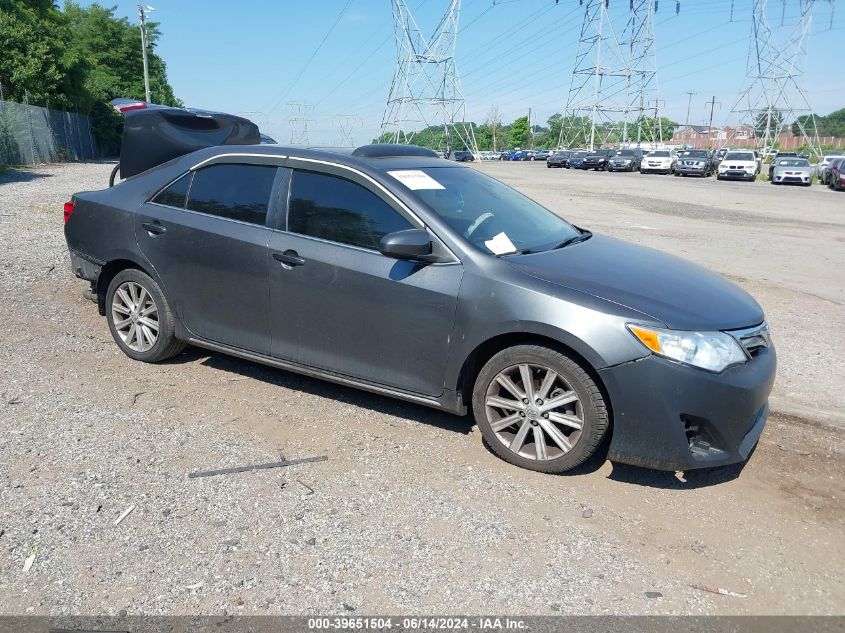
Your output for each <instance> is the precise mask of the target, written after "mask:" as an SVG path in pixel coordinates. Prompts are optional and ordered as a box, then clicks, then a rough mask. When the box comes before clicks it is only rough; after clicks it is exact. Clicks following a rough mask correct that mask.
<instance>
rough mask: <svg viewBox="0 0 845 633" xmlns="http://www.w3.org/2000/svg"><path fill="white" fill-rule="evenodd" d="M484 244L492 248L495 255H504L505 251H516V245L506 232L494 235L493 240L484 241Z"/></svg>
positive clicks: (491, 250)
mask: <svg viewBox="0 0 845 633" xmlns="http://www.w3.org/2000/svg"><path fill="white" fill-rule="evenodd" d="M484 246H486V247H487V248H489V249H490V252H491V253H493V254H494V255H504V254H505V253H515V252H516V251H517V248H516V246H514V245H513V242H511V238H509V237H508V236H507V235H505V233H504V232H502V233H499V234H498V235H496V236H494V237H493V239H492V240H487V241H486V242H484Z"/></svg>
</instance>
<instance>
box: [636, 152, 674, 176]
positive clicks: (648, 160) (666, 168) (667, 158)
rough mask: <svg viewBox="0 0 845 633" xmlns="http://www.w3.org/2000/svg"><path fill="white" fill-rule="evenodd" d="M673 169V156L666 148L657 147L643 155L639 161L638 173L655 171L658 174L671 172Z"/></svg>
mask: <svg viewBox="0 0 845 633" xmlns="http://www.w3.org/2000/svg"><path fill="white" fill-rule="evenodd" d="M674 169H675V157H674V156H673V155H672V152H670V151H669V150H668V149H658V150H654V151H653V152H649V154H648V156H644V157H643V161H642V163H640V173H641V174H646V173H648V172H655V173H659V174H671V173H672V171H673V170H674Z"/></svg>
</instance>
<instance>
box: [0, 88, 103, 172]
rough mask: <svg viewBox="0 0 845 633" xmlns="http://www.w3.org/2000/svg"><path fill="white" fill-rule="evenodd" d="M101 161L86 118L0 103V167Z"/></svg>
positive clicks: (61, 111)
mask: <svg viewBox="0 0 845 633" xmlns="http://www.w3.org/2000/svg"><path fill="white" fill-rule="evenodd" d="M102 157H103V156H102V153H101V152H100V149H99V147H98V146H97V141H96V140H95V139H94V135H93V133H92V131H91V123H90V121H89V119H88V117H87V116H85V115H83V114H78V113H76V112H65V111H64V110H49V109H47V108H41V107H39V106H32V105H27V104H24V103H15V102H14V101H3V100H0V166H3V165H34V164H37V163H49V162H54V161H62V160H92V159H100V158H102Z"/></svg>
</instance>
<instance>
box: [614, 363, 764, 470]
mask: <svg viewBox="0 0 845 633" xmlns="http://www.w3.org/2000/svg"><path fill="white" fill-rule="evenodd" d="M776 367H777V358H776V353H775V349H774V347H771V346H770V347H768V348H763V349H760V350H759V351H757V352H756V353H755V355H754V357H753V358H751V359H750V360H749V361H747V362H746V363H744V364H742V365H736V366H734V367H730V368H728V369H726V370H724V371H723V372H720V373H718V374H717V373H712V372H707V371H703V370H701V369H697V368H695V367H690V366H689V365H684V364H681V363H677V362H673V361H670V360H667V359H664V358H661V357H658V356H655V355H651V356H647V357H645V358H643V359H640V360H637V361H632V362H629V363H624V364H622V365H616V366H614V367H608V368H605V369H602V370H600V371H599V374H600V375H601V377H602V379H603V380H604V383H605V385H606V387H607V390H608V392H609V393H608V395H609V396H610V402H611V404H612V406H613V438H612V440H611V444H610V452H609V455H608V457H609V459H611V460H613V461H618V462H623V463H627V464H634V465H636V466H645V467H648V468H656V469H659V470H690V469H694V468H706V467H712V466H724V465H727V464H734V463H737V462H742V461H745V459H747V458H748V455H749V454H750V453H751V450H752V449H753V448H754V446H755V445H756V444H757V440H758V439H759V437H760V434H761V433H762V432H763V427H764V426H765V424H766V418H767V416H768V411H769V409H768V398H769V393H770V392H771V390H772V385H773V384H774V380H775V370H776Z"/></svg>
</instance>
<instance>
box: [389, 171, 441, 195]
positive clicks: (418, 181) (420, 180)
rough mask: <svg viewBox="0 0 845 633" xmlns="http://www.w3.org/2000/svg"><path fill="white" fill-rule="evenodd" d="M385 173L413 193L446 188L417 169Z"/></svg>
mask: <svg viewBox="0 0 845 633" xmlns="http://www.w3.org/2000/svg"><path fill="white" fill-rule="evenodd" d="M387 173H388V174H390V175H391V176H393V177H394V178H396V180H398V181H399V182H401V183H402V184H403V185H405V186H406V187H407V188H408V189H412V190H414V191H416V190H417V189H445V188H446V187H444V186H443V185H441V184H440V183H439V182H437V181H436V180H435V179H434V178H432V177H431V176H429V175H428V174H427V173H425V172H424V171H420V170H419V169H403V170H402V171H389V172H387Z"/></svg>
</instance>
